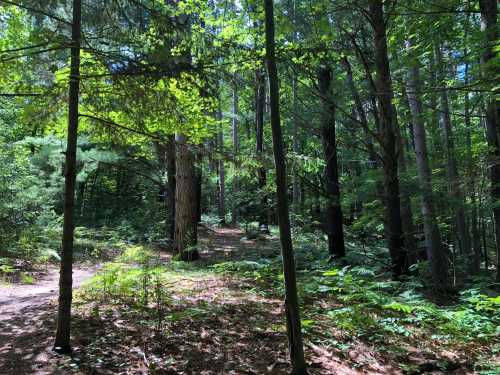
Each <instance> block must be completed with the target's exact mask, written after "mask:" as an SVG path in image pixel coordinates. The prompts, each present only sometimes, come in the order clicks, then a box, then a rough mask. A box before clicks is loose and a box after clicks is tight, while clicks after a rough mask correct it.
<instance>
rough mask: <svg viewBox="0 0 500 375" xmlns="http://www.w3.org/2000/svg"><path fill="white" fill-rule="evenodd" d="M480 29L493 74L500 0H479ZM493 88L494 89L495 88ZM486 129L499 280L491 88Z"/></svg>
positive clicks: (498, 163) (497, 167) (497, 157)
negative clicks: (498, 0) (498, 1)
mask: <svg viewBox="0 0 500 375" xmlns="http://www.w3.org/2000/svg"><path fill="white" fill-rule="evenodd" d="M479 6H480V9H481V30H482V31H483V32H484V36H485V44H486V46H485V47H486V48H485V49H484V54H483V56H482V59H481V63H482V65H483V77H485V79H487V78H489V77H494V76H495V73H496V70H495V64H494V63H493V62H494V61H495V51H494V47H495V44H496V43H497V30H496V28H497V12H498V10H497V0H480V1H479ZM493 90H494V89H493ZM486 103H487V104H486V130H487V138H488V145H489V146H490V150H491V151H490V157H491V167H490V179H491V200H492V203H493V218H494V223H495V239H496V251H497V276H496V280H497V282H500V136H499V134H498V133H499V127H498V119H499V117H500V114H499V105H498V101H497V100H496V99H495V95H494V93H493V92H492V93H491V95H490V96H489V97H488V98H487V100H486Z"/></svg>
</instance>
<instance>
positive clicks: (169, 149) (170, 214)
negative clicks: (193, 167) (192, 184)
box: [165, 135, 176, 240]
mask: <svg viewBox="0 0 500 375" xmlns="http://www.w3.org/2000/svg"><path fill="white" fill-rule="evenodd" d="M165 148H166V152H165V159H166V169H167V202H166V203H167V205H166V206H167V234H168V236H169V238H170V239H171V240H173V239H174V237H175V186H176V183H175V136H174V135H169V136H168V137H167V143H166V145H165Z"/></svg>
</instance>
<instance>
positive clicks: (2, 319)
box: [0, 228, 498, 375]
mask: <svg viewBox="0 0 500 375" xmlns="http://www.w3.org/2000/svg"><path fill="white" fill-rule="evenodd" d="M244 236H245V233H244V232H243V231H241V230H238V229H230V228H219V229H215V230H211V229H203V231H202V241H201V242H202V246H201V249H202V250H201V260H200V261H197V262H193V263H190V264H185V263H181V262H172V261H171V260H172V259H171V256H170V254H168V253H165V252H161V253H160V256H159V257H157V258H156V261H155V263H154V265H150V264H148V265H147V267H149V268H148V272H144V270H143V269H142V271H141V267H142V268H143V267H144V265H142V266H141V265H140V264H138V263H137V262H138V261H139V259H140V257H137V254H134V253H133V251H132V253H131V254H129V255H127V256H128V260H129V261H130V262H129V265H128V266H127V267H128V268H127V270H126V271H124V267H125V266H124V262H125V261H124V258H122V259H121V260H119V261H118V262H114V263H110V264H109V265H105V266H104V267H103V269H102V270H101V271H99V273H98V276H97V278H96V279H95V280H94V281H93V282H91V283H89V284H88V285H87V286H84V287H83V290H82V292H80V293H77V295H76V298H75V303H74V314H73V331H72V334H73V337H72V340H73V349H74V353H73V355H72V356H66V357H64V356H59V355H57V354H55V353H53V352H52V351H51V345H52V337H53V333H54V327H55V315H56V310H57V304H56V301H55V299H56V297H57V295H56V293H57V281H58V274H57V272H56V271H55V270H52V269H51V270H50V271H49V272H48V273H47V275H46V277H44V278H43V279H42V280H40V281H39V282H37V283H36V284H35V285H33V286H8V287H5V286H0V374H5V375H9V374H16V375H23V374H186V375H188V374H203V375H205V374H206V375H208V374H286V373H288V372H289V371H290V368H289V365H288V357H287V338H286V327H285V324H284V310H283V302H282V300H281V299H280V295H279V294H277V293H268V292H266V291H264V290H263V285H264V288H265V282H264V284H262V283H261V281H262V280H260V279H259V278H260V277H261V276H260V275H259V274H256V275H255V278H252V277H248V275H247V276H246V277H243V276H241V275H239V274H238V273H234V272H233V273H231V272H218V271H217V269H218V268H220V267H219V266H220V265H227V264H230V262H232V261H242V260H243V261H246V259H247V258H248V257H247V255H248V254H249V253H252V254H254V253H255V252H256V251H257V252H259V255H265V254H270V253H274V254H276V252H278V251H279V246H278V241H277V240H276V239H273V238H269V239H267V240H264V241H259V240H248V239H246V238H245V237H244ZM129 253H130V252H129ZM156 254H158V253H157V252H155V255H156ZM248 262H249V263H250V261H248ZM159 270H160V271H159ZM94 271H95V269H93V268H92V269H78V268H77V270H76V271H75V274H74V278H75V284H76V285H80V284H81V282H82V281H84V280H85V279H87V278H88V277H90V276H91V275H92V273H93V272H94ZM160 285H161V286H160ZM141 288H143V292H142V294H141ZM146 290H147V292H144V291H146ZM327 304H331V306H325V305H327ZM303 305H304V309H305V310H306V312H305V314H304V315H303V319H304V324H303V325H304V331H305V340H304V341H305V351H306V356H307V361H308V364H309V368H310V373H311V374H388V375H392V374H394V375H396V374H424V373H425V374H444V373H450V374H456V375H458V374H474V373H477V372H475V370H474V363H475V361H477V359H478V358H479V357H481V356H482V355H489V356H490V360H491V348H489V347H488V345H484V344H478V343H472V345H471V344H469V345H454V346H447V345H440V343H439V341H436V340H433V341H431V340H430V339H423V338H421V340H422V341H421V342H419V340H420V338H418V337H417V338H410V337H406V338H405V336H404V335H403V334H402V335H401V337H400V338H398V339H395V338H394V335H393V336H391V338H387V339H383V341H385V342H382V343H380V342H379V343H378V344H377V343H376V342H373V341H370V340H367V339H364V338H363V337H361V336H359V337H358V336H356V335H353V336H350V335H349V334H346V332H345V331H342V330H341V329H339V328H337V327H335V324H332V323H331V321H326V320H322V318H321V317H319V316H316V315H315V316H314V318H310V317H309V315H307V314H310V311H312V310H311V309H313V308H316V307H318V308H319V307H321V308H325V309H329V308H332V309H334V308H336V309H342V307H343V306H342V305H340V304H339V303H338V302H335V301H334V302H332V301H328V300H322V299H306V300H304V303H303ZM311 316H312V315H311ZM309 319H315V321H314V324H311V322H312V320H309ZM360 324H361V323H360ZM425 335H429V336H430V333H429V332H426V333H424V336H425ZM424 336H422V337H424ZM493 360H494V361H496V360H498V357H496V359H493ZM493 371H495V370H493ZM493 373H495V372H491V374H493Z"/></svg>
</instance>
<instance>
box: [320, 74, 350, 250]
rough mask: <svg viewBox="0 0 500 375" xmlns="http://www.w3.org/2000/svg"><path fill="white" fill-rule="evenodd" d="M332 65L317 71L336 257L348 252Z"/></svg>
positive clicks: (330, 241) (328, 214)
mask: <svg viewBox="0 0 500 375" xmlns="http://www.w3.org/2000/svg"><path fill="white" fill-rule="evenodd" d="M331 83H332V69H331V67H330V66H326V65H322V66H321V67H320V68H319V71H318V86H319V93H320V97H321V101H322V107H323V108H322V110H321V141H322V143H323V154H324V158H325V164H326V166H325V192H326V195H327V203H326V217H325V231H326V234H327V236H328V251H329V253H330V254H331V255H333V256H335V257H343V256H345V246H344V229H343V215H342V206H341V204H340V184H339V170H338V162H337V139H336V131H335V104H334V103H333V98H332V96H331V93H330V91H331Z"/></svg>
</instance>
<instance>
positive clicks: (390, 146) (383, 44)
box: [369, 0, 407, 277]
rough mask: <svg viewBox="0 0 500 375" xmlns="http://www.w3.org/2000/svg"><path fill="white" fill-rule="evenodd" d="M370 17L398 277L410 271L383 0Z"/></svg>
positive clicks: (376, 0)
mask: <svg viewBox="0 0 500 375" xmlns="http://www.w3.org/2000/svg"><path fill="white" fill-rule="evenodd" d="M369 12H370V18H371V24H372V26H373V30H374V38H373V42H374V50H375V68H376V72H377V79H376V82H375V84H376V89H377V93H376V95H377V99H378V105H379V108H378V113H379V121H380V133H381V138H382V140H381V142H382V144H381V146H382V147H381V149H382V163H383V168H384V187H385V207H386V213H385V228H386V237H387V241H388V247H389V253H390V255H391V259H392V272H393V274H394V276H395V277H398V276H400V275H402V274H404V273H406V271H407V261H406V257H407V254H406V250H405V248H404V239H403V228H402V222H401V205H400V198H399V177H398V160H397V155H396V135H395V130H394V114H393V109H392V98H393V95H392V83H391V74H390V69H389V58H388V55H387V40H386V26H385V25H386V23H385V19H384V12H383V3H382V0H370V9H369Z"/></svg>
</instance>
